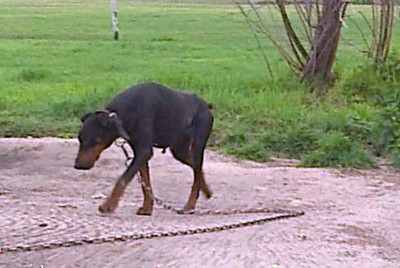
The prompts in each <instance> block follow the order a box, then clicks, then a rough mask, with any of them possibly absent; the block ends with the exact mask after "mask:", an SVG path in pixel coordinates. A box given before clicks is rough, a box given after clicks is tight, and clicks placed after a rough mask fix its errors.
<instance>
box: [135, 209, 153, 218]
mask: <svg viewBox="0 0 400 268" xmlns="http://www.w3.org/2000/svg"><path fill="white" fill-rule="evenodd" d="M152 213H153V208H144V207H141V208H139V209H138V210H137V211H136V214H137V215H141V216H151V214H152Z"/></svg>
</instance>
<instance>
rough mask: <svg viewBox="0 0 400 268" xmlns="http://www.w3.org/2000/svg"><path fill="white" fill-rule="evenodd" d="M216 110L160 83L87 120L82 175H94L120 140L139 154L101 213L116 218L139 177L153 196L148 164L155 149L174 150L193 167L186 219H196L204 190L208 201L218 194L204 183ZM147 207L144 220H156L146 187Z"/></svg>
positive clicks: (136, 89)
mask: <svg viewBox="0 0 400 268" xmlns="http://www.w3.org/2000/svg"><path fill="white" fill-rule="evenodd" d="M210 110H211V104H209V103H207V102H205V101H204V100H203V99H201V98H200V97H198V96H197V95H196V94H193V93H185V92H178V91H174V90H172V89H170V88H168V87H165V86H163V85H160V84H157V83H144V84H138V85H135V86H132V87H130V88H128V89H126V90H125V91H123V92H121V93H119V94H117V95H116V96H115V97H114V99H113V100H112V101H111V102H109V103H108V104H107V105H106V106H105V109H104V110H101V111H96V112H93V113H88V114H86V115H84V116H83V117H82V118H81V121H82V126H81V129H80V130H79V134H78V139H79V143H80V145H79V152H78V155H77V157H76V160H75V168H76V169H90V168H92V167H93V165H94V163H95V162H96V160H97V159H98V158H99V156H100V154H101V153H102V152H103V150H105V149H106V148H108V147H109V146H110V145H111V144H112V143H113V141H115V140H116V139H117V138H119V137H122V138H124V139H125V140H126V141H127V142H128V144H129V145H130V146H131V148H132V150H133V152H134V158H133V160H132V162H131V164H130V165H129V167H128V168H127V169H126V171H125V172H124V173H123V174H122V176H121V177H120V178H119V179H118V180H117V182H116V183H115V186H114V189H113V191H112V193H111V195H110V196H109V197H108V199H107V200H106V201H105V202H104V203H103V204H102V205H100V206H99V210H100V212H103V213H106V212H114V211H115V209H116V207H117V206H118V202H119V199H120V197H121V196H122V195H123V193H124V190H125V188H126V186H127V185H128V184H129V182H130V181H131V180H132V179H133V177H134V176H135V174H136V173H137V172H138V171H139V172H140V175H141V177H142V179H143V181H144V183H145V184H146V185H147V188H148V189H149V190H150V191H152V189H151V183H150V176H149V166H148V161H149V160H150V158H151V157H152V155H153V147H156V148H162V149H164V150H165V149H166V148H169V149H170V150H171V152H172V155H173V156H174V157H175V158H176V159H177V160H179V161H180V162H182V163H183V164H186V165H188V166H190V167H191V168H192V169H193V172H194V182H193V185H192V189H191V192H190V196H189V199H188V201H187V203H186V205H185V206H184V208H183V210H182V213H190V212H191V211H193V210H194V209H195V205H196V202H197V199H198V196H199V191H200V190H201V191H202V192H203V193H204V194H205V196H206V197H207V198H210V197H211V195H212V192H211V191H210V189H209V187H208V185H207V183H206V182H205V180H204V174H203V169H202V168H203V156H204V150H205V147H206V143H207V140H208V138H209V136H210V133H211V129H212V126H213V121H214V118H213V115H212V114H211V111H210ZM142 191H143V195H144V200H143V205H142V207H141V208H140V209H139V210H138V211H137V214H138V215H151V214H152V211H153V200H152V199H151V197H150V196H149V194H147V192H146V190H145V188H144V187H143V186H142Z"/></svg>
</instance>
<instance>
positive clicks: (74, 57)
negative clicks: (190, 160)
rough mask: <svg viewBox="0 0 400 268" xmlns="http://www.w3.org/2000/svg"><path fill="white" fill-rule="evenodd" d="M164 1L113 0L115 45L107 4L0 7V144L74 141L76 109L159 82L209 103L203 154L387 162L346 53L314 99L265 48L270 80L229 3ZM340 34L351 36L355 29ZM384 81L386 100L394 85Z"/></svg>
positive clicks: (355, 63)
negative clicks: (210, 125)
mask: <svg viewBox="0 0 400 268" xmlns="http://www.w3.org/2000/svg"><path fill="white" fill-rule="evenodd" d="M144 2H146V1H144ZM147 2H154V1H147ZM166 2H169V3H137V2H135V1H120V5H119V21H120V28H121V35H120V37H121V39H120V41H118V42H115V41H113V39H112V33H111V26H110V14H109V13H110V11H109V5H108V2H107V3H104V1H95V0H91V1H88V0H86V1H72V0H70V1H62V2H57V3H58V4H52V1H46V0H40V1H33V0H30V1H28V0H25V1H23V0H18V1H8V0H7V1H6V0H0V6H1V11H0V136H22V137H26V136H35V137H36V136H37V137H40V136H60V137H73V136H75V135H76V132H77V129H78V127H79V124H80V121H79V117H80V116H81V115H82V114H84V113H85V112H86V111H91V110H95V109H101V108H102V107H103V105H104V103H105V102H106V101H107V100H109V99H110V98H111V97H112V96H113V95H114V94H116V93H117V92H119V91H121V90H123V89H124V88H126V87H128V86H129V85H132V84H135V83H139V82H145V81H158V82H160V83H163V84H166V85H168V86H170V87H173V88H176V89H179V90H190V91H194V92H197V93H198V94H199V95H201V96H202V97H204V98H205V99H207V100H208V101H210V102H212V103H213V106H214V107H215V108H214V114H215V117H216V121H215V127H214V132H213V135H212V137H211V140H210V145H211V146H212V147H214V148H215V149H217V150H220V151H222V152H225V153H229V154H234V155H237V156H239V157H243V158H247V159H252V160H256V161H264V160H267V159H268V158H269V157H270V156H271V155H278V156H283V157H296V158H301V159H303V160H304V164H305V165H311V166H320V165H329V166H357V167H371V166H373V165H374V164H373V155H379V154H380V153H381V154H383V155H385V154H386V153H385V152H383V151H384V150H380V149H379V148H378V147H379V146H384V147H385V148H386V147H390V146H392V147H393V146H394V145H393V143H396V142H397V141H396V139H394V140H395V141H394V142H393V139H392V141H391V143H392V144H390V145H389V144H384V145H379V142H378V140H379V138H380V136H381V134H380V129H379V124H378V123H379V121H380V120H379V118H380V117H379V116H381V114H382V111H383V108H382V105H380V104H377V103H376V102H374V100H371V99H369V98H367V97H366V95H368V94H367V93H365V92H366V91H368V90H373V92H376V90H378V91H379V86H378V85H379V84H380V83H381V80H380V79H381V78H379V77H377V76H376V74H374V73H373V74H372V75H369V76H368V77H362V74H364V73H365V71H361V72H357V68H364V67H363V66H366V64H367V63H368V61H367V60H366V59H365V58H364V57H363V56H362V55H361V54H357V52H355V51H354V50H353V49H352V48H351V47H350V46H346V45H344V46H342V47H341V49H340V51H339V54H338V62H337V65H336V72H337V73H338V74H339V77H340V80H339V82H338V85H337V87H336V88H334V89H333V90H332V91H331V92H330V93H329V94H328V95H327V96H325V97H324V98H322V99H321V98H316V97H314V96H312V95H311V96H310V95H309V94H308V93H307V90H306V88H305V86H304V85H301V84H299V83H297V82H296V78H295V77H294V75H293V74H291V72H290V70H289V69H288V67H287V66H286V64H285V62H284V61H283V60H282V59H281V58H280V57H279V55H278V54H277V53H276V52H275V50H274V49H273V48H272V47H271V46H270V45H268V44H266V45H265V46H264V49H265V50H266V51H267V54H268V57H269V60H270V62H271V63H272V65H273V66H274V70H275V71H274V75H275V79H271V77H269V75H268V73H267V68H266V65H265V63H264V62H263V61H262V58H261V56H260V52H259V50H258V47H257V44H256V42H255V40H254V37H253V36H252V34H251V32H250V31H249V29H248V27H247V25H246V23H245V21H244V19H243V17H242V16H241V14H240V12H239V11H238V10H237V8H235V7H234V6H230V5H210V4H176V3H170V2H174V1H166ZM197 2H199V3H203V2H207V1H200V0H199V1H197ZM219 3H221V4H226V3H227V1H220V2H219ZM345 31H346V32H345V34H347V35H349V36H351V37H352V38H356V36H357V35H355V31H354V29H351V28H346V30H345ZM398 38H399V36H398V34H397V35H396V36H395V37H394V40H395V41H394V45H395V46H394V50H397V49H399V46H398V45H397V44H398V42H397V43H396V40H398ZM396 45H397V46H396ZM355 58H357V60H355ZM360 73H361V75H360ZM374 75H375V76H374ZM354 77H356V78H354ZM357 77H358V78H357ZM366 78H368V79H369V80H371V81H372V82H373V83H372V82H371V83H372V84H374V86H375V88H374V89H370V87H369V84H371V83H369V84H367V86H365V89H362V90H363V91H362V92H363V93H362V94H361V93H360V90H359V88H362V84H363V82H364V80H365V79H366ZM384 83H385V87H386V88H388V92H393V88H396V85H397V84H396V82H393V81H386V82H384ZM397 88H398V87H397ZM385 92H386V91H385ZM368 96H369V95H368ZM394 131H396V129H395V130H394ZM399 140H400V139H399ZM380 144H382V142H381V143H380ZM341 146H344V147H346V148H350V149H349V150H347V149H346V150H342V151H341V150H340V148H341ZM352 147H354V150H353V149H351V148H352ZM394 147H396V146H394ZM396 148H397V147H396ZM334 150H337V151H335V152H333V151H334ZM378 151H379V153H378ZM331 153H332V156H329V154H331ZM337 153H343V154H345V155H344V156H340V157H339V156H338V155H337ZM392 154H393V153H392V151H388V152H387V155H392ZM355 155H357V156H355ZM396 155H397V154H395V156H396ZM324 156H326V158H324ZM320 159H327V160H321V161H319V160H320ZM332 159H333V160H332ZM357 159H359V160H357ZM395 159H398V158H395Z"/></svg>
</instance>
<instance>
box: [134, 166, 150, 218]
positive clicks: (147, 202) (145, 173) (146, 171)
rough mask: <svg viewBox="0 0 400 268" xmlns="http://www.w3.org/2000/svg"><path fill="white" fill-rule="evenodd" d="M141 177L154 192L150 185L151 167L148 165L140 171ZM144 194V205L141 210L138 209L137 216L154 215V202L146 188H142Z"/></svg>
mask: <svg viewBox="0 0 400 268" xmlns="http://www.w3.org/2000/svg"><path fill="white" fill-rule="evenodd" d="M139 172H140V176H141V177H142V180H143V182H144V183H145V184H146V186H147V187H148V189H149V190H150V191H151V192H153V189H152V188H151V183H150V172H149V165H148V163H146V165H144V166H143V167H142V168H141V169H140V170H139ZM142 192H143V196H144V199H143V205H142V207H141V208H139V209H138V211H137V212H136V214H138V215H148V216H149V215H151V214H152V213H153V200H152V199H151V198H150V196H149V195H148V194H147V192H146V191H145V189H144V187H143V186H142Z"/></svg>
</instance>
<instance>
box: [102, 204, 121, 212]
mask: <svg viewBox="0 0 400 268" xmlns="http://www.w3.org/2000/svg"><path fill="white" fill-rule="evenodd" d="M116 208H117V204H111V203H110V202H105V203H103V204H101V205H100V206H99V211H100V212H101V213H113V212H114V211H115V209H116Z"/></svg>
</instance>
